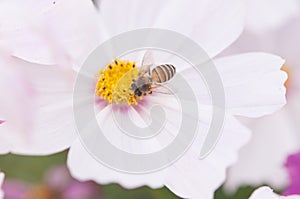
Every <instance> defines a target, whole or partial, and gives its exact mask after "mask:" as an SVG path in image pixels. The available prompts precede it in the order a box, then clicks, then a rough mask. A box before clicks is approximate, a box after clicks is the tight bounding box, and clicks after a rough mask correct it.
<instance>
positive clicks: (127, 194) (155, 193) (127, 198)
mask: <svg viewBox="0 0 300 199" xmlns="http://www.w3.org/2000/svg"><path fill="white" fill-rule="evenodd" d="M66 158H67V151H64V152H61V153H58V154H55V155H51V156H43V157H36V156H35V157H33V156H19V155H11V154H9V155H3V156H0V164H1V170H2V171H3V172H5V179H6V180H5V181H4V185H3V189H4V191H5V192H6V196H5V199H38V198H39V199H77V198H75V195H76V196H77V197H78V199H102V198H104V199H120V198H122V199H173V198H174V199H176V198H179V197H177V196H175V195H174V194H173V193H172V192H170V191H169V190H168V189H167V188H162V189H157V190H152V189H150V188H148V187H141V188H138V189H134V190H125V189H123V188H122V187H120V186H119V185H117V184H110V185H96V184H94V183H92V182H87V183H88V184H87V183H78V182H77V181H75V180H74V179H70V178H71V177H70V176H69V173H68V170H67V169H65V166H66V165H65V162H66ZM50 175H51V176H52V178H58V179H49V178H50ZM55 180H57V181H59V183H61V182H64V183H65V184H67V185H60V184H58V182H57V183H56V182H55ZM70 181H74V182H76V185H74V182H70ZM53 184H54V185H53ZM70 184H71V185H70ZM54 186H58V187H60V189H64V190H59V191H58V189H55V190H56V193H51V189H54V188H55V187H54ZM75 186H76V193H74V195H72V193H70V192H72V190H71V191H70V189H72V187H75ZM254 189H255V187H250V186H248V187H241V188H240V189H239V190H238V191H237V192H236V193H235V194H234V195H231V194H226V193H225V192H224V190H223V189H222V187H221V188H220V189H219V190H218V191H217V192H216V194H215V198H216V199H241V198H248V197H249V196H250V195H251V193H252V192H253V190H254ZM277 191H280V190H277ZM57 192H58V193H57ZM24 193H26V194H24ZM279 193H280V192H279Z"/></svg>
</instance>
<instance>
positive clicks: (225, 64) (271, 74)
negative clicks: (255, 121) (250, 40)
mask: <svg viewBox="0 0 300 199" xmlns="http://www.w3.org/2000/svg"><path fill="white" fill-rule="evenodd" d="M283 63H284V60H282V59H281V58H280V57H277V56H275V55H271V54H266V53H247V54H240V55H235V56H230V57H224V58H220V59H217V60H216V61H215V64H216V66H217V69H218V72H219V74H220V76H221V78H222V81H223V85H224V89H225V94H226V103H227V107H228V108H229V109H230V111H231V113H232V114H235V115H242V116H248V117H259V116H263V115H266V114H270V113H273V112H274V111H276V110H279V109H280V108H281V107H282V106H283V105H284V104H285V103H286V100H285V87H284V82H285V81H286V79H287V75H286V73H285V72H283V71H281V70H280V67H281V66H282V65H283Z"/></svg>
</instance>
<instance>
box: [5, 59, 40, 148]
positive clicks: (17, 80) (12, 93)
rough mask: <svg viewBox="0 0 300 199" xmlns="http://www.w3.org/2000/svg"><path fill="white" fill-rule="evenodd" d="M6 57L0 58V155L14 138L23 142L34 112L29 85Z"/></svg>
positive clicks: (25, 78) (31, 85)
mask: <svg viewBox="0 0 300 199" xmlns="http://www.w3.org/2000/svg"><path fill="white" fill-rule="evenodd" d="M14 64H15V62H13V61H12V60H11V59H10V58H8V57H5V56H1V57H0V90H1V95H2V97H1V99H0V118H3V120H1V125H0V137H1V141H0V142H1V144H0V153H7V152H9V151H10V150H11V148H12V147H11V145H12V143H13V142H15V141H16V140H15V139H12V140H10V138H9V137H18V138H17V140H18V139H23V140H27V138H28V137H30V132H31V129H32V128H33V125H34V117H35V113H36V110H37V106H36V105H35V103H36V93H35V90H34V86H33V84H31V82H30V80H29V79H28V78H27V77H26V75H25V74H24V73H22V72H21V71H18V70H17V69H15V68H14V67H13V66H14Z"/></svg>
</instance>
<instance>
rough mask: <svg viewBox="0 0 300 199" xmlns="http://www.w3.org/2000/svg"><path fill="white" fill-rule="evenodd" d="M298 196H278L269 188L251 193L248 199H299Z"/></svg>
mask: <svg viewBox="0 0 300 199" xmlns="http://www.w3.org/2000/svg"><path fill="white" fill-rule="evenodd" d="M299 198H300V196H297V195H294V196H287V197H284V196H279V195H277V194H276V193H274V192H273V190H272V189H271V188H269V187H261V188H258V189H257V190H255V191H254V192H253V194H252V195H251V197H250V198H249V199H299Z"/></svg>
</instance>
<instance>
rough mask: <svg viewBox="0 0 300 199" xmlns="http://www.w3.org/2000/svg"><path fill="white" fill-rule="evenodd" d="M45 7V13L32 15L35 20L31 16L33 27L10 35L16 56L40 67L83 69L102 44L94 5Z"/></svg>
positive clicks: (70, 0) (80, 0)
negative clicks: (65, 64)
mask: <svg viewBox="0 0 300 199" xmlns="http://www.w3.org/2000/svg"><path fill="white" fill-rule="evenodd" d="M37 2H38V1H37ZM35 3H36V2H35ZM35 3H33V2H32V3H31V4H33V5H34V4H35ZM44 7H46V8H45V9H46V11H44V12H42V13H40V14H39V15H38V16H36V11H37V10H38V9H36V10H34V11H32V12H31V13H32V15H33V16H34V17H32V16H28V18H30V19H32V20H30V23H27V24H25V25H23V27H22V28H20V29H18V31H10V32H8V34H9V38H10V39H11V44H10V47H11V48H12V53H13V55H14V56H16V57H19V58H22V59H24V60H26V61H29V62H33V63H39V64H48V65H52V64H58V63H60V62H66V61H68V62H69V63H70V62H71V63H72V64H74V63H75V64H77V65H81V64H82V63H83V61H84V59H85V58H86V57H87V56H88V54H89V53H90V52H91V51H92V50H93V49H94V48H95V47H96V45H97V44H98V43H99V31H98V27H97V25H96V22H97V17H96V16H97V13H96V11H95V9H94V7H93V4H92V2H91V1H84V0H64V1H60V0H55V1H48V4H46V6H45V5H44ZM24 9H25V10H26V9H27V7H24ZM67 11H68V14H66V12H67ZM70 11H72V12H70ZM37 49H39V50H38V51H37ZM60 64H61V63H60ZM69 67H72V65H71V66H69Z"/></svg>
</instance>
